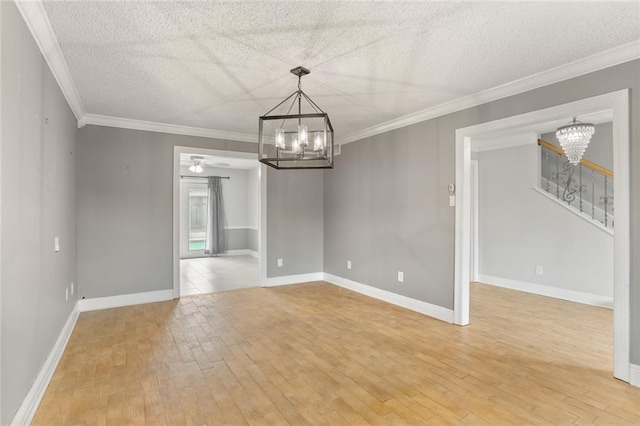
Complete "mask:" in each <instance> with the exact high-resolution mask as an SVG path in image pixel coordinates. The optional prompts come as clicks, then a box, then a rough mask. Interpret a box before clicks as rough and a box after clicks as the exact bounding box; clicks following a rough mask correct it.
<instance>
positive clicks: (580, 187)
mask: <svg viewBox="0 0 640 426" xmlns="http://www.w3.org/2000/svg"><path fill="white" fill-rule="evenodd" d="M578 173H580V180H579V182H580V186H579V187H578V192H579V193H580V213H582V163H580V170H578Z"/></svg>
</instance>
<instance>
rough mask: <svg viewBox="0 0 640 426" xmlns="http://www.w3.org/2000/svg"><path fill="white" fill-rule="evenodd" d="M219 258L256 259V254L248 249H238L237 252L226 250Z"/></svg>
mask: <svg viewBox="0 0 640 426" xmlns="http://www.w3.org/2000/svg"><path fill="white" fill-rule="evenodd" d="M221 256H251V257H258V252H256V251H253V250H249V249H239V250H227V252H226V253H224V254H222V255H221Z"/></svg>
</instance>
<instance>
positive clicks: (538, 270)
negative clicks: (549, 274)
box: [536, 265, 544, 275]
mask: <svg viewBox="0 0 640 426" xmlns="http://www.w3.org/2000/svg"><path fill="white" fill-rule="evenodd" d="M542 274H544V269H542V266H540V265H538V266H536V275H542Z"/></svg>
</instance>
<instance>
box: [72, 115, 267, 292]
mask: <svg viewBox="0 0 640 426" xmlns="http://www.w3.org/2000/svg"><path fill="white" fill-rule="evenodd" d="M78 135H79V136H78V137H79V139H78V290H79V293H78V294H79V296H80V298H82V297H86V298H91V297H103V296H115V295H119V294H129V293H139V292H145V291H154V290H163V289H170V288H172V287H173V282H172V279H173V278H172V277H173V275H172V265H173V263H172V255H173V252H172V250H173V249H172V247H173V231H172V229H173V219H172V217H173V182H172V178H173V147H174V146H175V145H179V146H191V147H197V148H212V149H223V150H236V151H244V152H253V151H255V149H256V145H255V144H253V143H243V142H230V141H223V140H217V139H206V138H197V137H190V136H179V135H171V134H164V133H156V132H144V131H138V130H125V129H116V128H111V127H101V126H85V127H83V128H81V129H80V130H79V131H78Z"/></svg>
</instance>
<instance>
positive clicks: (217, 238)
mask: <svg viewBox="0 0 640 426" xmlns="http://www.w3.org/2000/svg"><path fill="white" fill-rule="evenodd" d="M207 206H208V207H207V232H206V235H205V246H204V253H205V254H207V255H209V256H216V255H218V254H220V253H225V252H226V251H227V241H226V238H225V235H224V222H225V220H224V201H223V199H222V180H221V179H220V177H218V176H209V179H208V191H207Z"/></svg>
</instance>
